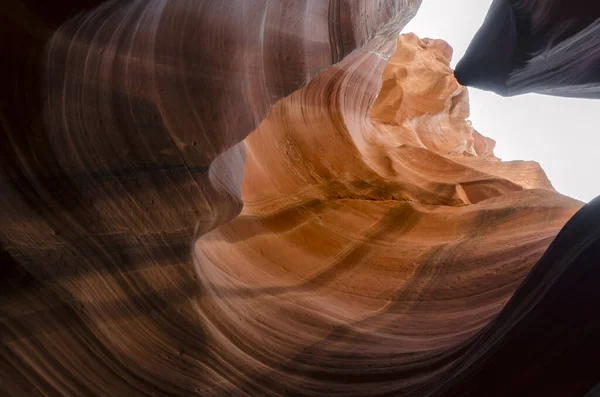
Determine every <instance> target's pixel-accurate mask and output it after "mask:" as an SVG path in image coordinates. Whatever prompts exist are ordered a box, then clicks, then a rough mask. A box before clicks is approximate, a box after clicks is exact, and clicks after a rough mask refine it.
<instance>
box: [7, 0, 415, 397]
mask: <svg viewBox="0 0 600 397" xmlns="http://www.w3.org/2000/svg"><path fill="white" fill-rule="evenodd" d="M419 4H420V1H418V0H403V1H387V0H376V1H373V0H364V1H344V0H331V1H322V0H306V1H297V0H289V1H287V0H286V1H280V0H278V1H266V0H264V1H258V0H257V1H246V0H219V1H214V0H206V1H197V0H195V1H190V0H170V1H167V0H151V1H146V0H143V1H142V0H130V1H127V0H125V1H107V2H100V1H84V2H77V1H73V0H68V1H63V2H58V3H56V2H53V3H49V2H47V1H35V0H23V1H18V0H9V1H6V2H3V5H2V11H1V18H2V19H1V23H0V31H1V33H2V34H1V38H0V40H1V45H2V57H3V59H2V65H1V66H0V67H1V73H0V79H1V81H2V96H1V102H0V103H1V112H2V113H1V115H2V119H1V121H2V124H1V128H0V139H1V143H0V184H1V185H2V194H1V195H0V225H2V228H0V229H1V230H0V255H1V257H0V258H1V259H2V281H1V285H0V307H1V313H0V315H1V329H0V335H1V338H2V344H1V348H2V351H1V353H0V394H2V395H10V396H35V395H71V396H88V395H103V396H106V395H115V396H122V395H160V396H164V395H198V394H200V395H210V393H213V390H221V389H222V388H223V387H225V386H224V385H228V386H231V383H228V380H227V379H228V377H229V376H230V373H229V372H228V371H227V370H226V369H224V367H221V368H218V367H217V366H216V364H215V361H214V360H213V359H211V357H213V356H215V354H214V353H213V352H212V351H213V350H217V351H218V347H217V346H213V345H209V342H208V340H207V333H208V332H210V330H209V329H208V328H207V327H206V326H205V325H204V323H205V322H204V320H203V318H202V314H201V312H200V311H199V309H198V304H199V302H200V301H201V300H202V299H205V295H206V291H205V290H203V289H202V287H201V285H199V284H198V282H197V280H195V275H194V271H193V267H192V255H191V251H192V248H191V247H192V245H193V244H192V242H193V240H194V235H195V234H197V235H200V234H202V233H204V232H206V231H208V230H210V229H212V228H214V227H215V226H217V225H219V224H221V223H223V222H225V221H227V220H229V219H231V218H233V217H234V216H235V215H237V214H238V213H239V211H240V210H241V207H242V202H241V200H240V190H239V186H240V183H241V180H242V177H243V173H242V171H243V166H244V162H243V159H244V150H243V144H239V142H240V141H241V140H243V139H244V138H245V137H246V136H247V135H248V134H249V133H250V132H251V131H252V130H253V129H254V128H255V127H256V126H257V125H258V124H259V123H260V121H261V120H262V119H263V118H264V116H265V115H266V113H267V111H268V110H269V108H270V106H271V105H272V104H273V103H275V102H276V101H277V100H278V99H279V98H281V97H283V96H285V95H288V94H290V93H292V92H293V91H294V90H296V89H298V88H300V87H302V86H303V85H304V84H305V83H307V82H308V81H310V80H311V79H312V78H314V77H315V76H316V75H318V74H319V73H320V72H321V71H322V70H323V69H324V68H326V67H327V66H329V65H331V64H333V63H336V62H338V61H340V60H341V59H342V58H343V57H344V56H346V55H347V54H349V53H351V52H352V51H353V50H354V49H355V48H357V47H361V46H363V45H365V44H366V43H368V42H370V41H372V40H375V39H376V40H378V41H385V42H388V41H389V42H390V48H392V47H393V46H394V42H395V38H396V36H397V34H398V32H399V31H400V29H401V28H402V27H403V26H404V24H405V23H406V22H407V21H408V20H409V19H410V18H411V17H412V16H413V15H414V13H415V12H416V9H417V7H418V5H419ZM390 40H391V41H390ZM214 393H216V391H215V392H214Z"/></svg>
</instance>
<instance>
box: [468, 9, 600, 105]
mask: <svg viewBox="0 0 600 397" xmlns="http://www.w3.org/2000/svg"><path fill="white" fill-rule="evenodd" d="M598 48H600V3H598V2H596V1H590V0H494V2H493V3H492V6H491V8H490V11H489V12H488V15H487V17H486V19H485V21H484V23H483V26H482V27H481V28H480V29H479V31H478V32H477V34H476V36H475V37H474V39H473V41H472V42H471V44H470V45H469V48H468V49H467V52H466V54H465V56H464V57H463V59H461V60H460V62H459V63H458V65H457V66H456V76H457V78H458V80H459V81H460V82H461V84H464V85H469V86H473V87H477V88H481V89H485V90H490V91H494V92H496V93H498V94H501V95H506V96H511V95H519V94H524V93H528V92H537V93H541V94H548V95H558V96H569V97H581V98H600V51H598Z"/></svg>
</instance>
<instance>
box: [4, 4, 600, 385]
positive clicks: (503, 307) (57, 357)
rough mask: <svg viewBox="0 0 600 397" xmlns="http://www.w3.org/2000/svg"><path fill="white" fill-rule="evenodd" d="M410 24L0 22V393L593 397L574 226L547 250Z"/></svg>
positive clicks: (521, 172) (164, 15)
mask: <svg viewBox="0 0 600 397" xmlns="http://www.w3.org/2000/svg"><path fill="white" fill-rule="evenodd" d="M418 4H419V1H383V0H381V1H372V0H368V1H366V0H365V1H333V0H331V1H321V0H318V1H317V0H314V1H308V0H307V1H304V2H301V1H295V0H294V1H292V0H290V1H284V0H281V1H276V2H274V1H270V2H268V1H255V2H252V3H250V2H246V1H242V0H238V1H234V0H230V1H218V2H217V1H179V0H178V1H174V0H173V1H165V0H161V1H159V0H154V1H124V2H109V3H104V4H101V5H99V2H95V1H89V2H85V3H76V2H73V3H70V2H63V3H61V6H59V5H56V4H49V3H40V4H38V3H37V2H35V1H24V2H19V1H12V2H10V3H9V5H11V6H12V7H11V8H10V11H11V12H10V13H8V12H7V13H3V14H2V15H3V23H1V24H0V27H1V29H3V33H6V34H3V35H2V45H3V54H4V53H6V54H9V56H8V57H7V59H8V60H7V62H6V63H5V64H3V65H2V67H3V68H4V71H3V73H1V74H0V76H1V78H2V82H3V87H7V90H6V92H7V93H8V95H4V96H2V108H1V109H2V130H1V133H2V135H1V136H2V145H0V151H1V152H0V164H1V165H2V167H1V170H2V172H1V173H0V183H2V195H0V200H1V203H2V205H1V206H0V208H1V211H0V224H1V225H2V228H1V229H0V243H1V248H2V249H1V250H0V261H1V265H2V270H3V277H2V280H1V284H0V308H1V317H0V320H1V322H0V324H1V328H0V332H1V333H0V336H1V338H2V344H1V345H0V346H1V349H2V351H1V354H0V376H1V377H0V391H1V392H2V394H6V395H11V396H35V395H69V396H88V395H90V396H91V395H101V396H104V395H115V396H120V395H156V396H164V395H177V396H190V395H202V396H300V395H302V396H326V395H341V396H375V395H415V396H423V395H435V396H451V395H455V396H464V395H485V396H494V395H497V396H506V395H519V394H522V395H528V396H537V395H539V396H548V395H553V394H554V395H556V393H559V395H582V394H584V393H586V392H587V391H589V390H590V389H592V388H593V387H594V386H595V384H596V383H597V382H598V380H599V379H598V375H597V371H596V367H595V366H594V365H589V364H590V363H591V362H592V360H594V359H595V358H596V357H597V356H598V354H600V346H599V343H598V341H600V338H599V337H598V335H599V333H600V332H599V331H600V327H599V324H598V320H597V315H596V314H597V302H598V300H599V299H600V296H598V294H600V289H598V288H597V283H598V281H599V280H598V279H599V277H598V275H597V274H596V273H597V272H594V269H593V265H594V264H596V263H597V261H596V258H598V255H599V254H600V244H599V243H598V241H599V240H600V238H599V236H600V230H599V226H598V225H600V219H599V215H598V214H600V208H598V202H597V201H594V202H592V203H590V204H589V205H587V206H585V207H584V208H583V209H582V210H581V211H580V212H579V213H577V215H575V217H574V218H573V219H571V221H570V222H569V223H568V224H567V226H566V227H565V228H564V230H563V231H562V232H561V233H560V234H559V236H558V237H557V238H556V239H555V240H554V242H553V243H552V244H551V245H550V247H549V248H548V245H549V244H550V242H551V241H552V240H553V239H554V237H555V236H556V234H557V232H558V230H559V229H560V228H561V226H562V225H563V224H564V223H565V222H566V221H567V219H568V218H569V217H571V215H572V214H573V213H575V212H576V211H577V209H578V208H579V207H580V206H581V203H580V202H578V201H575V200H573V199H570V198H567V197H564V196H562V195H560V194H558V193H557V192H555V191H554V190H553V189H552V186H551V185H550V183H549V181H548V180H547V178H546V177H545V175H544V173H543V171H542V170H541V169H540V168H539V166H538V165H537V164H535V163H530V162H501V161H499V160H498V159H496V158H495V157H494V155H493V145H494V143H493V141H492V140H490V139H489V138H485V137H484V136H482V135H481V134H479V133H477V132H476V131H474V130H473V128H472V126H471V125H470V123H469V122H468V120H467V118H468V94H467V92H466V90H465V89H464V88H463V87H461V86H460V85H459V84H458V83H457V81H456V80H455V79H454V77H453V76H452V71H451V70H450V68H449V67H448V64H449V58H450V56H451V49H450V48H449V47H448V45H447V44H446V43H444V42H442V41H439V40H419V39H418V38H417V37H415V36H414V35H407V36H402V37H401V38H400V39H399V41H398V50H396V52H395V49H396V36H397V32H398V30H400V29H401V27H402V26H403V25H404V24H405V23H406V22H407V21H408V20H409V19H410V17H411V16H412V15H413V14H414V12H415V11H416V9H417V7H418ZM98 5H99V6H98ZM95 6H98V7H95ZM76 11H81V12H82V13H81V14H77V16H74V17H72V16H73V13H74V12H76ZM71 17H72V18H71ZM4 22H5V23H4ZM392 55H393V56H392ZM331 64H335V65H334V66H331V67H328V66H329V65H331ZM313 78H314V80H313ZM311 80H312V81H311ZM309 81H311V82H310V83H308V82H309ZM306 83H308V84H307V85H306V86H305V87H304V88H302V89H300V90H298V89H299V88H301V87H303V86H304V85H305V84H306ZM288 94H291V95H290V96H289V97H287V98H285V99H283V100H281V101H279V102H277V101H278V100H279V99H280V98H282V97H284V96H286V95H288ZM378 94H379V95H378ZM276 102H277V103H276ZM273 104H275V105H274V106H272V108H270V107H271V105H273ZM269 109H270V110H269ZM267 112H268V116H267V117H266V119H265V120H264V121H262V123H261V120H262V119H263V118H264V117H265V116H266V115H267ZM259 124H260V125H259ZM256 127H257V128H256ZM255 128H256V131H254V133H253V134H252V135H250V136H249V137H248V138H247V139H246V140H245V146H246V150H245V151H244V144H238V142H239V141H240V140H242V139H243V138H245V137H246V136H247V135H248V133H249V132H250V131H251V130H252V129H255ZM244 158H246V162H245V165H244ZM242 171H243V173H242ZM242 176H243V183H242ZM240 184H241V187H242V188H241V190H240ZM240 197H241V198H240ZM242 199H243V203H244V210H243V212H242V213H241V215H240V216H238V217H237V218H235V219H233V221H231V222H229V223H226V224H223V223H224V222H226V221H228V220H230V219H232V218H233V217H235V215H237V214H238V212H239V211H240V210H241V203H242V201H241V200H242ZM221 224H222V225H221ZM219 225H221V226H220V227H217V226H219ZM215 227H216V228H215ZM211 229H212V230H211ZM581 236H585V237H583V238H582V237H581ZM547 248H548V249H547ZM546 249H547V250H546ZM544 252H545V253H544ZM542 255H543V256H542ZM540 257H542V258H541V259H540ZM538 259H539V262H538V263H537V265H536V266H535V267H534V268H533V270H531V268H532V266H533V265H534V264H535V263H536V261H538ZM530 270H531V272H530ZM528 273H529V275H528V276H527V277H526V275H527V274H528ZM523 280H524V281H523ZM519 285H520V286H519ZM515 291H516V292H515ZM513 294H514V295H513ZM511 296H512V299H511ZM509 299H510V301H509ZM507 301H508V303H507ZM499 374H501V376H499ZM591 392H593V391H591Z"/></svg>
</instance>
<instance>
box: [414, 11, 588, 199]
mask: <svg viewBox="0 0 600 397" xmlns="http://www.w3.org/2000/svg"><path fill="white" fill-rule="evenodd" d="M491 3H492V1H491V0H452V1H449V0H423V4H422V6H421V8H420V10H419V12H418V13H417V16H416V17H415V18H414V19H413V20H412V21H411V22H410V23H409V24H408V25H407V26H406V27H405V28H404V30H403V33H408V32H414V33H416V34H417V35H418V36H419V37H422V38H424V37H430V38H436V39H444V40H446V41H447V42H448V43H450V45H451V46H452V47H453V48H454V58H453V60H452V67H455V66H456V63H457V62H458V61H459V60H460V58H461V57H462V56H463V54H464V53H465V51H466V49H467V46H468V45H469V42H470V41H471V39H472V38H473V36H474V35H475V32H476V31H477V29H478V28H479V27H480V26H481V23H482V22H483V20H484V18H485V15H486V13H487V10H488V9H489V7H490V4H491ZM469 94H470V98H471V100H470V102H471V117H470V119H471V120H472V121H473V126H474V127H475V129H477V130H478V131H479V132H481V133H482V134H483V135H485V136H489V137H490V138H493V139H495V140H496V141H497V145H496V150H495V153H496V156H498V157H500V158H502V159H503V160H534V161H537V162H538V163H540V164H541V165H542V168H543V169H544V170H545V171H546V174H547V175H548V178H550V181H551V182H552V184H553V185H554V187H555V188H556V190H558V191H559V192H561V193H563V194H565V195H567V196H571V197H574V198H576V199H579V200H582V201H585V202H587V201H590V200H591V199H593V198H594V197H596V196H597V195H600V176H598V170H599V169H600V166H598V157H600V150H599V149H600V135H599V131H598V127H597V125H598V124H599V123H598V121H599V118H600V100H584V99H573V98H559V97H551V96H545V95H537V94H527V95H522V96H516V97H512V98H503V97H501V96H499V95H496V94H493V93H491V92H486V91H480V90H477V89H474V88H470V87H469Z"/></svg>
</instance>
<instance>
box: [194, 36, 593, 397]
mask: <svg viewBox="0 0 600 397" xmlns="http://www.w3.org/2000/svg"><path fill="white" fill-rule="evenodd" d="M451 53H452V50H451V48H450V47H449V46H448V44H447V43H445V42H443V41H441V40H420V39H418V38H417V37H416V36H414V35H403V36H401V37H400V39H399V41H398V48H397V50H396V53H395V54H394V55H393V56H392V57H391V58H390V59H389V61H388V59H387V57H388V54H389V52H387V51H386V52H384V49H382V48H377V49H373V48H370V47H368V46H367V47H365V48H363V49H361V50H358V51H356V52H354V53H353V54H351V55H350V56H349V57H347V58H346V59H345V60H343V61H342V62H341V63H339V64H337V65H335V66H332V67H330V68H329V69H327V70H326V71H325V72H324V73H322V74H321V75H319V76H318V77H317V78H316V79H315V80H313V81H312V82H311V83H309V84H308V85H307V86H306V87H305V88H303V89H302V90H300V91H297V92H295V93H294V94H292V95H291V96H289V97H287V98H285V99H283V100H282V101H280V102H278V103H277V104H276V105H275V106H274V107H273V108H272V109H271V111H270V113H269V115H268V117H267V118H266V120H265V121H264V122H263V123H262V124H261V125H260V126H259V128H258V129H257V130H256V131H254V132H253V133H252V134H251V135H250V136H249V137H248V138H247V139H246V140H245V144H246V148H247V159H246V168H245V175H244V182H243V184H242V193H243V194H242V198H243V200H244V210H243V211H242V214H241V216H239V217H238V218H236V219H235V220H233V221H231V222H229V223H228V224H226V225H223V226H221V227H220V228H217V229H216V230H213V231H212V232H210V233H208V234H206V235H204V236H203V237H202V238H200V239H199V240H197V242H196V245H195V251H194V252H195V256H196V258H195V259H196V265H197V273H198V277H199V281H200V283H201V284H202V285H203V286H204V290H205V291H207V299H205V300H203V301H202V302H201V304H200V309H201V312H202V313H203V315H204V316H205V317H204V318H205V321H206V322H207V323H208V324H210V326H209V327H208V329H210V332H209V333H208V335H207V338H208V339H209V340H212V341H213V342H212V343H211V346H215V352H216V354H218V357H219V359H218V362H219V363H223V364H222V365H224V366H225V367H226V368H228V369H229V370H228V371H227V373H228V376H230V378H229V379H228V380H230V382H232V383H233V388H224V390H222V391H219V392H217V393H215V395H229V394H235V395H237V394H239V395H264V396H286V395H294V396H296V395H298V396H300V395H302V396H310V395H318V396H329V395H331V396H333V395H353V396H375V395H377V396H379V395H417V396H421V395H427V394H428V393H437V392H441V393H442V394H443V395H449V394H447V393H450V395H452V393H453V391H452V390H453V389H452V387H456V388H458V387H459V386H454V385H452V387H450V386H444V384H445V383H444V382H445V381H446V380H448V379H450V380H453V381H454V380H456V379H462V378H461V376H463V375H462V374H463V373H465V372H467V371H466V370H464V369H463V368H462V367H461V366H463V365H464V361H463V359H462V354H464V353H465V352H469V351H470V350H469V349H474V346H476V344H477V343H478V341H480V340H481V339H482V338H487V339H486V340H485V343H488V342H487V341H488V340H489V339H491V338H492V337H491V336H490V337H486V336H484V334H485V332H489V330H488V328H485V326H486V325H487V324H488V323H489V321H490V320H491V319H492V318H493V317H494V316H495V315H496V314H498V312H499V311H500V310H501V309H502V307H503V305H504V304H505V303H506V301H507V300H508V299H509V298H510V297H511V295H512V294H513V292H514V291H515V289H516V288H517V286H518V285H519V283H520V282H521V280H522V279H523V278H524V277H525V276H526V275H527V273H528V272H529V270H530V269H531V267H532V266H533V265H534V264H535V263H536V261H537V260H538V259H539V258H540V256H541V255H542V254H543V252H544V250H545V249H546V248H547V247H548V244H549V243H550V242H551V241H552V239H553V238H554V236H555V235H556V233H557V232H558V230H559V229H560V228H561V226H562V225H563V224H564V222H565V221H566V220H567V219H568V218H569V217H570V216H571V215H573V213H574V212H575V211H576V210H577V209H578V208H579V207H580V205H581V204H580V203H579V202H577V201H575V200H572V199H569V198H567V197H564V196H561V195H560V194H558V193H556V192H555V191H554V190H553V189H552V187H551V185H550V183H549V182H548V180H547V179H546V177H545V175H544V173H543V171H541V169H540V168H539V166H538V165H537V164H536V163H530V162H508V163H504V162H500V161H499V160H498V159H496V158H495V157H494V156H493V152H492V146H493V144H492V142H491V141H490V140H488V139H486V138H484V137H482V136H481V135H480V134H478V133H476V132H475V131H474V130H473V128H472V127H471V125H470V122H469V121H467V120H466V117H467V116H468V114H469V107H468V97H467V91H466V89H465V88H464V87H461V86H460V85H459V84H458V83H457V81H456V79H455V78H454V76H453V73H452V70H451V69H450V68H449V66H448V65H449V62H450V56H451ZM381 76H383V78H381ZM380 86H381V87H382V89H381V92H379V96H377V93H378V90H379V87H380ZM496 321H500V320H496ZM512 326H514V324H513V323H510V325H508V327H512ZM476 354H482V351H481V348H480V349H476ZM515 357H517V356H515ZM477 368H479V367H477ZM473 384H474V383H469V386H472V385H473ZM461 386H462V384H461ZM591 386H593V385H589V387H588V388H591ZM440 388H441V389H440ZM445 388H448V389H449V390H450V391H449V392H448V391H443V392H442V391H440V390H445ZM495 389H498V390H501V389H499V388H497V386H492V382H490V386H488V387H485V386H483V391H482V392H481V393H479V394H476V395H486V396H487V395H507V394H506V393H505V392H504V391H503V392H502V393H500V391H499V392H497V393H496V394H495V393H494V390H495ZM507 390H508V391H509V392H510V393H508V394H509V395H510V394H512V393H514V392H515V391H517V390H518V388H517V386H516V383H512V382H511V383H509V386H508V387H507ZM458 395H464V394H458Z"/></svg>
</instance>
